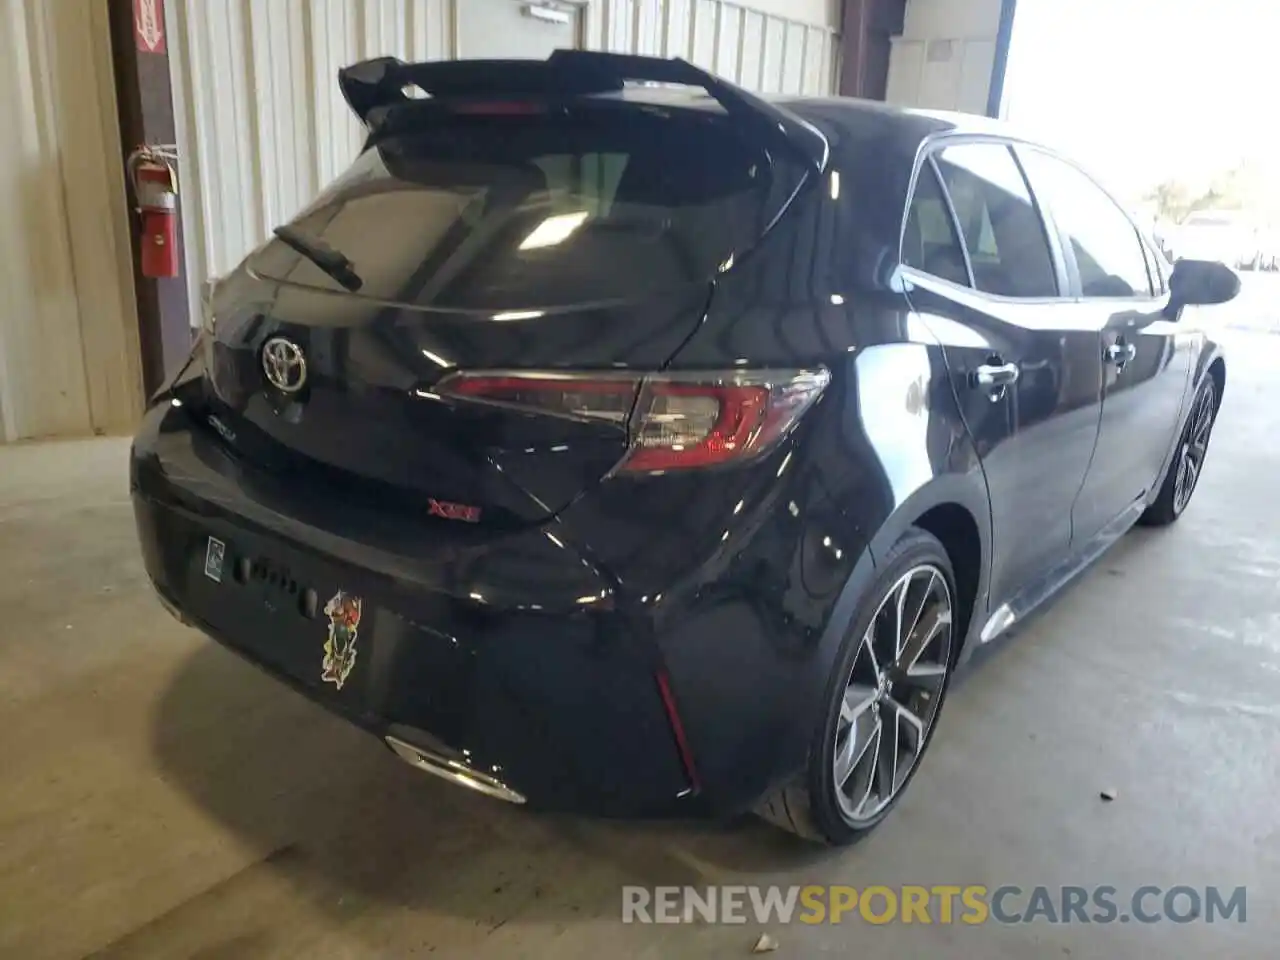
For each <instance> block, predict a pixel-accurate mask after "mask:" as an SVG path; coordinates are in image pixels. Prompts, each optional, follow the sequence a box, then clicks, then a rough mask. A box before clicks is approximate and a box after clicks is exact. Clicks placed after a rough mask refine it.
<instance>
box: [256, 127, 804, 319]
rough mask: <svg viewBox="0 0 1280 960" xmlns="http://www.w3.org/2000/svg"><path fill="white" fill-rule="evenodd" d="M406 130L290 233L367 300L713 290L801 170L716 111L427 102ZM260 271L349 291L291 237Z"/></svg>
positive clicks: (537, 302)
mask: <svg viewBox="0 0 1280 960" xmlns="http://www.w3.org/2000/svg"><path fill="white" fill-rule="evenodd" d="M432 110H434V111H436V112H434V113H433V112H431V111H432ZM399 130H400V131H401V132H398V133H396V134H395V135H394V136H388V137H387V138H386V139H385V140H383V141H381V142H379V143H377V144H376V145H375V146H373V147H371V148H370V149H368V150H366V151H365V153H364V154H362V155H361V156H360V157H359V158H358V159H357V161H356V163H355V164H354V165H353V166H352V168H351V169H350V170H348V171H347V172H346V173H345V174H344V175H343V176H342V177H341V178H340V179H339V180H338V181H337V182H335V183H334V184H333V185H332V186H331V187H330V188H329V189H328V190H327V191H326V192H325V193H324V194H323V195H322V196H321V197H320V198H319V200H317V202H316V203H315V204H313V205H312V206H311V207H310V208H309V209H308V210H306V211H305V212H304V213H303V214H302V215H300V216H299V217H298V218H297V220H295V221H294V222H293V223H292V224H291V227H292V228H293V230H294V231H295V232H296V233H298V234H300V235H302V236H304V237H307V238H314V239H318V240H320V241H322V242H323V243H324V244H325V246H327V247H328V248H330V249H332V250H336V251H337V252H338V253H340V254H341V255H343V256H344V257H346V258H347V259H348V260H349V261H350V264H351V267H352V269H353V270H354V271H355V273H356V274H357V275H358V276H359V278H360V280H361V285H360V289H359V295H361V296H369V297H374V298H377V299H381V300H387V301H391V302H395V303H406V304H415V305H421V306H436V307H447V308H456V309H476V310H489V309H492V310H495V311H503V310H522V309H528V308H535V309H536V308H539V307H547V306H561V305H570V304H578V303H586V302H596V301H605V300H615V299H638V298H641V297H644V296H651V295H653V294H655V293H658V292H661V291H663V290H668V289H671V288H674V287H678V286H680V285H683V284H685V283H689V282H694V281H705V280H706V279H708V278H710V277H711V276H713V275H714V274H715V273H716V271H717V269H718V268H719V267H720V266H722V265H724V264H726V263H728V262H731V261H732V260H733V259H740V258H741V256H742V254H743V253H745V252H746V251H747V250H748V249H749V248H750V247H752V246H753V245H754V244H755V243H756V242H757V241H758V240H759V238H760V237H761V235H762V234H763V233H764V231H765V229H766V228H767V226H768V224H769V223H770V222H771V220H772V219H773V217H774V216H775V215H776V213H777V211H778V209H779V207H780V206H781V205H782V203H784V202H785V200H786V198H787V197H789V196H790V195H791V193H792V192H793V190H794V187H795V185H796V183H798V182H799V177H800V176H802V173H800V172H798V168H796V167H791V166H789V165H788V164H787V163H786V162H785V161H781V160H779V161H777V162H776V163H775V162H773V161H771V160H770V157H769V155H768V154H767V153H766V152H765V151H764V150H763V149H761V148H760V147H759V146H758V145H756V144H754V143H753V142H751V141H750V140H749V139H746V138H744V137H743V136H742V135H741V134H740V131H739V130H738V129H737V128H736V127H735V126H734V124H733V122H731V121H730V120H729V118H727V117H726V116H725V115H724V114H722V113H718V112H716V111H714V110H709V109H706V110H704V109H667V108H663V109H659V108H657V107H653V108H649V107H647V106H638V105H636V104H629V103H618V102H603V103H591V104H584V105H582V106H578V107H574V108H573V109H561V110H554V111H553V110H550V109H548V110H547V111H546V112H535V113H533V114H532V115H527V114H526V115H500V116H494V115H486V116H479V115H471V114H464V115H451V114H449V113H448V112H447V108H437V107H434V106H428V107H427V108H426V111H425V112H424V114H423V118H422V120H421V122H417V121H415V122H414V123H413V124H412V125H409V124H402V125H401V126H400V127H399ZM788 177H789V178H790V179H789V181H788V182H784V181H787V178H788ZM780 198H781V199H780ZM251 267H252V268H253V269H254V270H255V271H256V272H258V273H260V274H262V275H265V276H269V277H272V278H275V279H282V280H288V281H290V282H294V283H301V284H305V285H309V286H316V287H322V288H326V289H335V290H337V289H341V287H340V286H339V285H338V284H337V283H336V282H335V281H334V280H333V279H332V278H331V277H330V276H328V275H327V274H326V273H325V272H324V271H323V270H321V269H319V268H318V267H317V266H316V265H315V264H313V263H311V262H310V261H309V260H308V259H307V258H306V257H304V256H301V255H299V254H298V253H297V252H295V251H294V250H292V249H290V248H289V247H288V246H286V245H285V244H283V243H281V242H280V241H273V242H271V243H268V244H267V245H266V247H264V248H263V249H262V250H261V251H259V253H258V254H257V256H256V258H255V260H254V261H252V262H251Z"/></svg>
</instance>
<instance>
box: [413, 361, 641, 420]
mask: <svg viewBox="0 0 1280 960" xmlns="http://www.w3.org/2000/svg"><path fill="white" fill-rule="evenodd" d="M639 388H640V381H639V380H638V379H637V378H636V377H632V376H626V377H607V376H606V377H596V378H588V377H580V376H574V375H566V374H553V373H547V374H536V373H530V374H500V375H490V374H483V373H477V374H473V373H458V374H454V375H453V376H450V377H448V378H446V379H445V380H444V381H442V382H441V383H440V385H439V386H438V387H437V388H436V389H437V390H438V391H439V392H440V393H442V394H452V395H453V396H455V397H467V398H469V399H472V400H481V401H483V402H485V403H493V404H500V405H502V406H505V407H512V408H514V409H517V410H522V411H524V412H526V413H546V414H551V415H552V416H559V417H570V418H572V419H574V420H607V421H609V422H611V423H617V424H625V423H626V422H627V418H628V417H630V416H631V410H632V408H633V407H634V406H635V402H636V391H637V390H639Z"/></svg>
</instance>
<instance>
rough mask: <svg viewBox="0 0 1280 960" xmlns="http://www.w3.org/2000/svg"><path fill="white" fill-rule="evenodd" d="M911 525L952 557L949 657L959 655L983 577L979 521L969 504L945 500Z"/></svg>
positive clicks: (956, 657)
mask: <svg viewBox="0 0 1280 960" xmlns="http://www.w3.org/2000/svg"><path fill="white" fill-rule="evenodd" d="M911 525H912V526H914V527H918V528H920V529H921V530H925V531H927V532H929V533H931V534H933V535H934V536H935V537H937V538H938V541H939V542H940V543H941V544H942V546H943V549H945V550H946V551H947V556H948V557H949V558H950V560H951V569H952V571H953V572H954V574H955V578H956V598H955V599H956V612H957V613H958V614H959V618H960V623H959V624H958V626H959V630H958V631H957V632H956V636H957V639H958V642H956V643H954V644H953V645H952V657H953V658H954V659H959V656H960V652H961V650H962V649H963V648H964V641H965V638H966V637H967V636H968V635H969V628H970V626H971V625H972V624H973V617H974V611H975V609H976V608H977V605H978V592H979V589H980V587H981V584H982V580H983V578H982V571H983V569H984V568H983V556H984V554H983V544H982V534H981V532H980V528H979V526H978V521H977V519H976V518H975V517H974V515H973V514H972V513H971V512H970V511H969V509H968V508H966V507H964V506H962V505H960V504H959V503H955V502H951V501H948V502H944V503H939V504H937V505H936V506H933V507H930V508H929V509H928V510H926V511H925V512H924V513H923V514H921V515H920V516H919V517H917V518H916V519H915V521H914V522H913V523H912V524H911Z"/></svg>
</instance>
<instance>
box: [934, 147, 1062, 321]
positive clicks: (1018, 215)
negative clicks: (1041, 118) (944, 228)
mask: <svg viewBox="0 0 1280 960" xmlns="http://www.w3.org/2000/svg"><path fill="white" fill-rule="evenodd" d="M937 163H938V169H939V170H940V171H941V173H942V179H943V182H944V184H945V185H946V189H947V193H948V194H950V196H951V202H952V204H953V205H954V206H955V210H956V217H957V219H958V220H959V221H960V230H961V233H962V234H963V236H964V244H965V248H966V249H967V250H968V252H969V262H970V263H971V264H972V266H973V280H974V286H976V287H977V288H978V289H979V290H982V291H984V292H986V293H994V294H997V295H999V296H1003V297H1056V296H1057V295H1058V278H1057V272H1056V270H1055V269H1054V265H1053V257H1052V255H1051V254H1050V252H1049V241H1048V239H1047V238H1046V236H1045V230H1044V224H1043V222H1042V221H1041V219H1040V214H1039V212H1038V211H1037V210H1036V207H1035V204H1034V203H1033V202H1032V200H1031V194H1030V192H1029V191H1028V190H1027V184H1026V181H1025V180H1023V178H1022V171H1020V170H1019V169H1018V165H1017V163H1015V162H1014V159H1013V154H1012V153H1010V152H1009V148H1008V147H1006V146H1002V145H1000V144H994V143H966V144H958V145H956V146H954V147H947V148H946V149H945V150H943V151H942V152H941V154H939V155H938V157H937Z"/></svg>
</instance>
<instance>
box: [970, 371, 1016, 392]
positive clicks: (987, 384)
mask: <svg viewBox="0 0 1280 960" xmlns="http://www.w3.org/2000/svg"><path fill="white" fill-rule="evenodd" d="M1017 382H1018V365H1017V364H1016V363H984V364H983V365H982V366H980V367H978V369H977V370H975V371H973V385H974V386H975V387H977V388H979V389H980V390H992V391H997V392H999V393H1003V392H1004V388H1005V387H1010V386H1012V385H1013V384H1015V383H1017ZM992 399H993V400H996V399H999V397H998V396H993V397H992Z"/></svg>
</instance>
